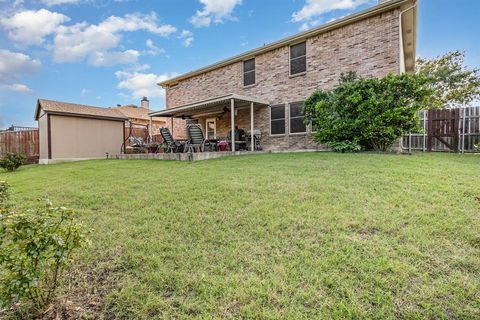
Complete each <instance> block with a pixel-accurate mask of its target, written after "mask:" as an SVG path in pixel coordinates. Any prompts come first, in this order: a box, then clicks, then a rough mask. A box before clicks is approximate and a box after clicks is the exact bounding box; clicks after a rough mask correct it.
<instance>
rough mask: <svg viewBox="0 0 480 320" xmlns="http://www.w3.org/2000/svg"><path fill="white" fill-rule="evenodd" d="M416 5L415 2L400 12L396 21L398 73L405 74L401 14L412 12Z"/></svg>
mask: <svg viewBox="0 0 480 320" xmlns="http://www.w3.org/2000/svg"><path fill="white" fill-rule="evenodd" d="M417 5H418V3H417V1H416V0H415V3H414V4H413V6H411V7H409V8H407V9H405V10H403V11H401V12H400V15H399V17H398V21H399V32H400V73H405V50H404V48H403V23H402V17H403V14H404V13H406V12H408V11H410V10H412V9H415V8H416V7H417Z"/></svg>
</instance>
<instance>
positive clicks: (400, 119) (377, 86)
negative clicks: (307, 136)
mask: <svg viewBox="0 0 480 320" xmlns="http://www.w3.org/2000/svg"><path fill="white" fill-rule="evenodd" d="M425 82H426V80H425V79H424V78H422V77H420V76H416V75H408V74H402V75H393V74H390V75H388V76H386V77H384V78H360V77H357V76H356V74H355V73H351V72H350V73H348V74H345V75H342V77H341V79H340V84H339V85H338V86H337V87H336V88H335V89H333V90H331V91H317V92H315V93H313V94H312V95H311V96H310V97H309V98H308V99H307V100H306V101H305V104H304V114H305V118H306V121H307V122H311V123H312V124H313V127H314V129H315V130H314V131H316V133H315V139H316V140H317V141H318V142H320V143H325V144H327V145H328V146H329V147H330V148H332V149H333V150H335V151H341V152H347V151H358V150H361V149H364V150H369V149H374V150H379V151H385V150H387V149H388V148H389V147H390V146H391V145H392V144H393V143H394V142H395V141H396V140H397V139H398V138H399V137H401V136H402V135H403V134H404V133H406V132H408V131H413V130H415V129H417V128H418V123H419V121H418V116H417V112H418V110H420V109H421V108H422V106H423V103H424V102H425V100H426V99H427V98H428V97H429V96H430V94H431V90H430V89H428V88H426V86H425Z"/></svg>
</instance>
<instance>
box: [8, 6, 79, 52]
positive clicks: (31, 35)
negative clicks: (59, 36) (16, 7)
mask: <svg viewBox="0 0 480 320" xmlns="http://www.w3.org/2000/svg"><path fill="white" fill-rule="evenodd" d="M68 20H70V19H69V18H68V17H67V16H65V15H63V14H61V13H57V12H51V11H48V10H46V9H40V10H38V11H33V10H26V11H20V12H17V13H15V14H14V15H13V16H11V17H8V18H4V17H2V18H0V25H1V26H3V28H4V29H5V30H7V32H8V33H7V34H8V37H9V38H10V39H11V40H13V41H15V42H16V43H18V44H20V45H39V44H42V43H43V42H44V41H45V37H46V36H47V35H49V34H51V33H53V32H54V31H55V30H56V29H57V28H58V27H59V26H60V25H61V24H62V23H64V22H66V21H68Z"/></svg>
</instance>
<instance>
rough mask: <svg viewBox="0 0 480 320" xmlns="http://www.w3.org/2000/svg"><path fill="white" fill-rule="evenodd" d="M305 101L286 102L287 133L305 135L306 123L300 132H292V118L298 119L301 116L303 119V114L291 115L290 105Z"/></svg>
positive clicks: (306, 131)
mask: <svg viewBox="0 0 480 320" xmlns="http://www.w3.org/2000/svg"><path fill="white" fill-rule="evenodd" d="M304 102H305V101H294V102H289V103H288V134H289V135H305V134H307V133H308V126H309V125H307V124H305V131H302V132H292V119H298V118H303V119H304V120H305V115H301V116H295V117H292V112H291V107H292V104H296V103H301V104H303V103H304Z"/></svg>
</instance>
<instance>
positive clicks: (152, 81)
mask: <svg viewBox="0 0 480 320" xmlns="http://www.w3.org/2000/svg"><path fill="white" fill-rule="evenodd" d="M115 76H116V77H117V79H118V80H119V83H118V85H117V88H119V89H124V90H127V91H129V92H130V93H131V95H132V98H133V99H138V98H141V97H149V98H163V97H164V96H165V90H164V89H163V88H161V87H160V86H158V85H157V83H159V82H162V81H165V80H168V79H170V78H172V77H176V76H178V74H177V73H171V74H160V75H156V74H153V73H141V72H128V71H117V72H115Z"/></svg>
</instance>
